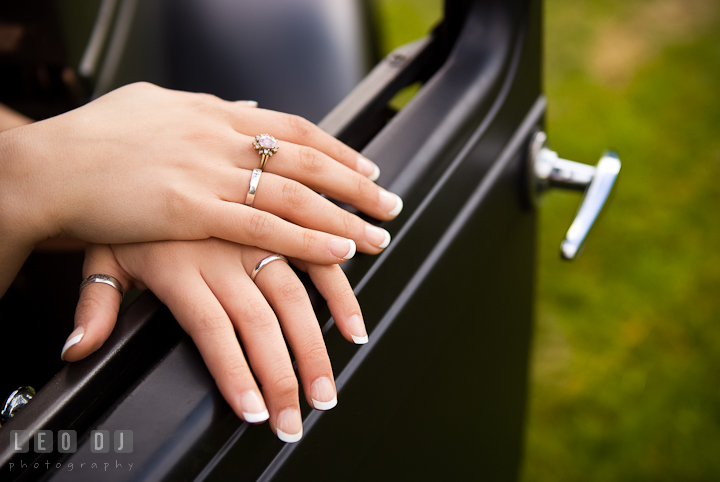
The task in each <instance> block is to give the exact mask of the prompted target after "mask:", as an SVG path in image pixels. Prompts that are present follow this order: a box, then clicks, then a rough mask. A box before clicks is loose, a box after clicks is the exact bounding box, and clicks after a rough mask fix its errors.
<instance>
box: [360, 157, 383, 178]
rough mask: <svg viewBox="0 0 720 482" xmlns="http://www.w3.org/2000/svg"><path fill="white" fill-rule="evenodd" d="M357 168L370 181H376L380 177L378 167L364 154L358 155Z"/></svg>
mask: <svg viewBox="0 0 720 482" xmlns="http://www.w3.org/2000/svg"><path fill="white" fill-rule="evenodd" d="M357 170H358V172H360V174H362V175H364V176H367V178H368V179H370V180H371V181H377V180H378V178H379V177H380V168H379V167H378V166H377V164H375V163H374V162H372V161H371V160H370V159H368V158H367V157H365V156H358V160H357Z"/></svg>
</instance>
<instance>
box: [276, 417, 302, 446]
mask: <svg viewBox="0 0 720 482" xmlns="http://www.w3.org/2000/svg"><path fill="white" fill-rule="evenodd" d="M302 435H303V427H302V418H300V412H298V411H297V410H295V409H294V408H288V409H287V410H283V411H282V412H280V415H278V419H277V436H278V438H279V439H280V440H282V441H283V442H285V443H295V442H297V441H299V440H300V439H301V438H302Z"/></svg>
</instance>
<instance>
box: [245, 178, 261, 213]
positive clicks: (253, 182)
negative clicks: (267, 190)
mask: <svg viewBox="0 0 720 482" xmlns="http://www.w3.org/2000/svg"><path fill="white" fill-rule="evenodd" d="M261 174H262V169H253V172H252V176H251V177H250V187H249V188H248V193H247V196H245V204H246V205H247V206H250V207H252V205H253V203H254V202H255V193H256V192H257V188H258V184H259V183H260V175H261Z"/></svg>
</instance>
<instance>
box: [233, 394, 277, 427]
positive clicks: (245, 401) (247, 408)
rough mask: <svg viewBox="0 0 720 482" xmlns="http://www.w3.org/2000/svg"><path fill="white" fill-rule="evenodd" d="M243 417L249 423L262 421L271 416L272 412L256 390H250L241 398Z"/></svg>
mask: <svg viewBox="0 0 720 482" xmlns="http://www.w3.org/2000/svg"><path fill="white" fill-rule="evenodd" d="M240 403H241V404H242V411H243V412H242V414H243V418H244V419H245V421H246V422H247V423H260V422H264V421H265V420H267V419H268V418H270V414H269V413H268V411H267V408H266V407H265V404H264V403H263V401H262V398H261V397H260V394H259V393H257V392H256V391H255V390H248V391H247V392H245V393H243V395H242V397H241V398H240Z"/></svg>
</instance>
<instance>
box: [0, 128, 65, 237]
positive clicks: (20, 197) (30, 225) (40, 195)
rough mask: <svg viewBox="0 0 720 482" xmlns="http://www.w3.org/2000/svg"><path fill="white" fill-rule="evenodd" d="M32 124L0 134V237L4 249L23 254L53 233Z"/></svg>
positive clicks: (50, 204)
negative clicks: (19, 251) (11, 249)
mask: <svg viewBox="0 0 720 482" xmlns="http://www.w3.org/2000/svg"><path fill="white" fill-rule="evenodd" d="M34 126H35V125H34V124H33V125H28V126H23V127H18V128H15V129H11V130H8V131H5V132H0V236H2V244H3V245H4V246H5V247H6V249H7V248H8V247H10V246H14V247H15V249H18V250H21V251H25V250H28V249H32V247H33V246H34V245H35V244H37V243H38V242H40V241H42V240H43V239H47V238H49V237H53V236H55V235H57V234H58V233H55V232H54V231H53V225H54V223H51V222H49V219H50V218H51V216H52V215H51V212H50V210H51V208H52V205H53V204H52V203H49V202H48V200H47V199H46V197H47V194H48V189H43V188H42V186H41V185H42V183H43V179H44V177H45V175H46V174H45V173H43V169H42V161H41V159H40V152H39V149H38V148H37V147H38V146H37V142H36V141H35V140H34V137H35V130H36V129H34Z"/></svg>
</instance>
